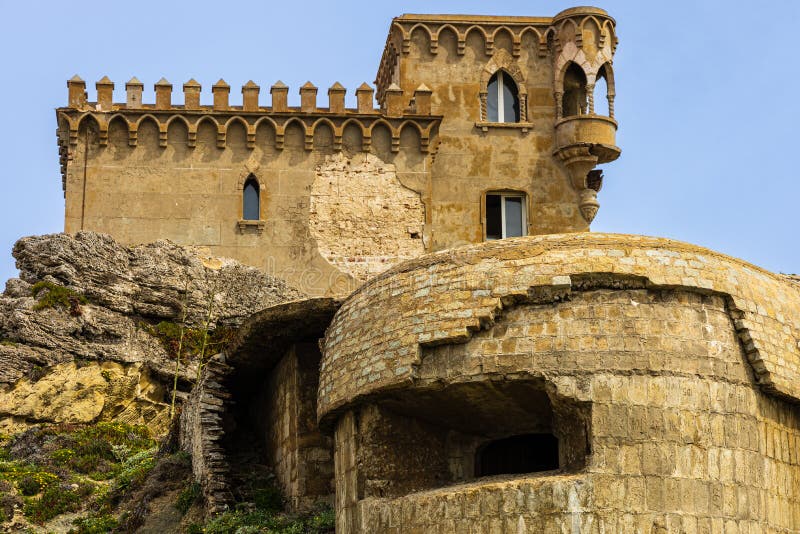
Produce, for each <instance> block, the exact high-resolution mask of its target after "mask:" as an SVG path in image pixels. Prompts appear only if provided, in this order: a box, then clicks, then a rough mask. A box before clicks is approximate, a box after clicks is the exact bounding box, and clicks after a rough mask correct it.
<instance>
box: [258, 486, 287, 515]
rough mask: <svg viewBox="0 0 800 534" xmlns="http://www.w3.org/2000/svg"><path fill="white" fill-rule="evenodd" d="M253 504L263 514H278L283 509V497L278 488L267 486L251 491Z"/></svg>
mask: <svg viewBox="0 0 800 534" xmlns="http://www.w3.org/2000/svg"><path fill="white" fill-rule="evenodd" d="M253 504H255V505H256V508H257V509H259V510H263V511H265V512H279V511H280V510H281V509H283V497H282V496H281V492H280V490H279V489H278V488H276V487H274V486H267V487H265V488H258V489H254V490H253Z"/></svg>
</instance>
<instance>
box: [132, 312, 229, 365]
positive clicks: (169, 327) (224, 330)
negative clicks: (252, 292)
mask: <svg viewBox="0 0 800 534" xmlns="http://www.w3.org/2000/svg"><path fill="white" fill-rule="evenodd" d="M140 326H141V328H142V329H144V330H145V331H146V332H148V333H149V334H150V335H152V336H154V337H155V338H157V339H158V340H159V341H160V342H161V345H162V346H163V347H164V350H166V351H167V354H169V355H170V356H171V357H172V358H175V357H176V356H177V355H178V353H179V352H180V355H181V359H182V360H184V361H188V360H189V359H191V358H192V357H196V356H199V355H200V353H201V351H203V350H205V354H215V353H217V352H219V351H221V350H223V349H224V348H225V346H226V345H227V344H228V343H230V342H231V341H232V340H233V336H234V334H235V333H236V330H235V329H233V328H230V327H227V326H218V327H217V328H215V329H213V330H211V331H206V330H204V329H202V328H189V327H185V328H182V327H181V325H180V324H178V323H173V322H169V321H161V322H160V323H158V324H156V325H151V324H147V323H140ZM181 331H182V332H183V333H182V334H181ZM181 336H182V337H181ZM181 339H182V340H183V341H182V342H181ZM204 343H205V345H203V344H204Z"/></svg>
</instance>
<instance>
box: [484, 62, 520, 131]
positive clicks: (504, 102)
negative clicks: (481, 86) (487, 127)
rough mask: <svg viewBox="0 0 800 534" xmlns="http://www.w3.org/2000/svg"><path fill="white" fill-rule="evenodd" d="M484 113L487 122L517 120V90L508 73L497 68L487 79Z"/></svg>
mask: <svg viewBox="0 0 800 534" xmlns="http://www.w3.org/2000/svg"><path fill="white" fill-rule="evenodd" d="M487 93H488V94H487V95H486V115H487V120H488V121H489V122H519V92H518V90H517V84H516V82H514V79H513V78H512V77H511V76H509V74H508V73H507V72H505V71H503V70H498V71H497V72H496V73H494V75H493V76H492V77H491V79H490V80H489V85H488V86H487Z"/></svg>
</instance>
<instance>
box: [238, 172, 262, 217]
mask: <svg viewBox="0 0 800 534" xmlns="http://www.w3.org/2000/svg"><path fill="white" fill-rule="evenodd" d="M242 218H243V219H244V220H246V221H257V220H259V219H260V218H261V199H260V198H259V187H258V182H257V181H256V179H255V178H252V177H251V178H248V180H247V182H245V184H244V194H243V196H242Z"/></svg>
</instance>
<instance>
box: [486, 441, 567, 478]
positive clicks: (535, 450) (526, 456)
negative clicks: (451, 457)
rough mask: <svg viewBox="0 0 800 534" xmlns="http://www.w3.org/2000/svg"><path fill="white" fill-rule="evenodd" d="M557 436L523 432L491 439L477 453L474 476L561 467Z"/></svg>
mask: <svg viewBox="0 0 800 534" xmlns="http://www.w3.org/2000/svg"><path fill="white" fill-rule="evenodd" d="M558 467H559V464H558V438H556V437H555V436H554V435H553V434H522V435H519V436H511V437H508V438H503V439H498V440H496V441H491V442H489V443H487V444H486V445H484V446H482V447H481V448H480V449H478V452H477V454H476V455H475V476H478V477H484V476H491V475H511V474H521V473H534V472H537V471H552V470H554V469H558Z"/></svg>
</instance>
